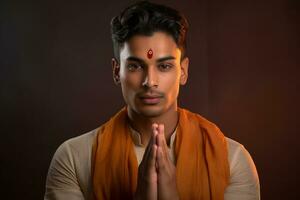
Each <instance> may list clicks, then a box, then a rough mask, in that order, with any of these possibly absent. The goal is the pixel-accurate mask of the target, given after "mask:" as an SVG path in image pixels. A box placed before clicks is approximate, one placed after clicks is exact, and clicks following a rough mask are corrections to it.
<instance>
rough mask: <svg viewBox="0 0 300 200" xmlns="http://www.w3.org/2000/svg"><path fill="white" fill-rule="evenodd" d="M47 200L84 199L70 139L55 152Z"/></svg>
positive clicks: (47, 185)
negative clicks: (69, 142)
mask: <svg viewBox="0 0 300 200" xmlns="http://www.w3.org/2000/svg"><path fill="white" fill-rule="evenodd" d="M44 199H45V200H65V199H72V200H84V196H83V194H82V191H81V189H80V187H79V183H78V180H77V176H76V172H75V165H74V158H73V156H72V152H71V148H70V146H69V144H68V141H67V142H65V143H63V144H62V145H61V146H60V147H59V148H58V149H57V151H56V152H55V154H54V156H53V159H52V161H51V164H50V167H49V170H48V175H47V180H46V192H45V196H44Z"/></svg>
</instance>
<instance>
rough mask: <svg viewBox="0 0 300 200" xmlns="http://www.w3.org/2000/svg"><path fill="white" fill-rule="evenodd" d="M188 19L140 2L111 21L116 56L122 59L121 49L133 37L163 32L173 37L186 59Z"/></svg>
mask: <svg viewBox="0 0 300 200" xmlns="http://www.w3.org/2000/svg"><path fill="white" fill-rule="evenodd" d="M187 30H188V22H187V19H186V18H185V17H184V16H183V14H181V13H180V12H178V11H177V10H175V9H173V8H170V7H167V6H164V5H159V4H155V3H151V2H148V1H139V2H137V3H135V4H133V5H131V6H129V7H128V8H126V9H125V10H123V11H122V12H121V13H120V14H119V15H118V16H115V17H114V18H113V19H112V20H111V34H112V41H113V48H114V55H115V58H116V59H117V60H119V59H120V58H119V57H120V48H121V47H122V46H123V44H124V42H126V41H128V40H129V39H130V38H131V37H132V36H135V35H145V36H151V35H152V34H153V33H154V32H157V31H162V32H165V33H167V34H169V35H170V36H172V37H173V39H174V41H175V43H176V44H177V46H178V48H179V49H180V50H181V52H182V56H181V58H184V57H185V49H186V34H187Z"/></svg>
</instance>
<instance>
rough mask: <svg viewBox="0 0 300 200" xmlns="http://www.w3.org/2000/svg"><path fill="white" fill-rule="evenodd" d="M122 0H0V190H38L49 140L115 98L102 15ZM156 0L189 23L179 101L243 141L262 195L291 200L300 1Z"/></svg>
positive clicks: (30, 193) (295, 182) (25, 195)
mask: <svg viewBox="0 0 300 200" xmlns="http://www.w3.org/2000/svg"><path fill="white" fill-rule="evenodd" d="M131 2H133V1H129V0H127V1H121V0H120V1H117V0H110V1H105V2H103V1H95V2H88V1H84V2H83V1H82V2H81V3H75V2H72V3H67V2H63V1H57V0H52V1H50V0H48V1H37V2H33V1H32V2H29V1H23V3H20V2H16V1H1V3H0V22H1V27H0V28H1V29H0V30H1V35H0V53H1V54H0V56H1V59H0V67H1V68H0V81H1V82H0V100H1V103H0V117H1V118H0V122H1V129H0V130H1V139H0V180H1V197H0V198H1V199H30V200H33V199H42V198H43V193H44V187H45V186H44V185H45V179H46V174H47V170H48V166H49V164H50V161H51V158H52V156H53V154H54V152H55V150H56V149H57V147H58V146H59V145H60V144H61V143H62V142H63V141H65V140H66V139H68V138H71V137H74V136H78V135H80V134H82V133H85V132H87V131H89V130H92V129H94V128H96V127H98V126H99V125H100V124H102V123H103V122H105V121H106V120H108V119H109V117H110V116H112V115H113V114H114V113H115V112H116V111H118V110H119V109H120V108H121V107H122V106H123V105H124V102H123V99H122V95H121V90H120V88H118V87H117V86H115V85H114V84H113V80H112V76H111V75H112V72H111V66H110V59H111V57H112V52H113V51H112V45H111V40H110V27H109V24H110V19H111V18H112V17H113V16H115V15H117V14H118V13H119V11H120V10H121V9H122V8H124V7H125V6H127V5H128V4H129V3H131ZM156 2H158V1H156ZM160 2H163V3H166V4H168V5H171V6H173V7H175V8H177V9H179V10H181V11H182V12H183V13H185V15H186V16H187V17H188V19H189V21H190V31H189V35H188V55H189V57H190V61H191V62H190V77H189V81H188V85H186V86H184V87H183V88H182V91H181V95H180V105H181V106H184V107H186V108H188V109H191V110H193V111H195V112H198V113H200V114H202V115H203V116H204V117H206V118H208V119H210V120H211V121H213V122H215V123H216V124H217V125H219V127H220V128H221V129H222V130H223V132H224V133H225V134H226V135H227V136H228V137H231V138H233V139H235V140H237V141H239V142H240V143H242V144H243V145H244V146H245V147H246V148H247V149H248V151H249V152H250V153H251V155H252V157H253V159H254V161H255V163H256V167H257V170H258V173H259V177H260V182H261V194H262V199H271V200H277V199H278V200H283V199H299V197H300V195H299V193H298V192H299V191H298V190H299V189H298V187H299V178H300V177H299V166H298V163H299V151H300V147H299V139H300V136H299V130H298V125H299V124H298V123H299V116H298V113H299V106H298V104H299V100H300V98H299V88H300V87H299V83H300V81H299V72H300V70H299V67H300V66H299V61H300V59H299V56H300V55H299V50H300V37H299V36H300V29H299V26H300V18H299V13H300V3H299V2H300V1H299V0H272V1H266V0H244V1H238V0H235V1H233V0H226V1H222V0H185V1H174V0H164V1H160Z"/></svg>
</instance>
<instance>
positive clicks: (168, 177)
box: [156, 124, 179, 200]
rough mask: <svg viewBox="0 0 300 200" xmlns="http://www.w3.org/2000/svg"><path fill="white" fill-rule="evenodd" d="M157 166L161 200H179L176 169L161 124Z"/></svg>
mask: <svg viewBox="0 0 300 200" xmlns="http://www.w3.org/2000/svg"><path fill="white" fill-rule="evenodd" d="M156 131H157V136H156V144H157V153H156V165H157V189H158V199H159V200H171V199H172V200H178V199H179V196H178V191H177V186H176V167H175V166H174V164H173V163H172V161H171V159H170V156H169V151H168V145H167V142H166V138H165V134H164V132H165V131H164V125H163V124H159V125H158V127H157V129H156Z"/></svg>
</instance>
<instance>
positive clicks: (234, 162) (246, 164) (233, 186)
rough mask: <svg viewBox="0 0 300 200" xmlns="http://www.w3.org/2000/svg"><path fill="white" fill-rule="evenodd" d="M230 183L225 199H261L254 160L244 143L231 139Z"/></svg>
mask: <svg viewBox="0 0 300 200" xmlns="http://www.w3.org/2000/svg"><path fill="white" fill-rule="evenodd" d="M228 143H229V145H228V147H229V156H230V159H229V160H230V183H229V186H228V187H227V188H226V190H225V196H224V198H225V200H259V199H260V186H259V179H258V175H257V171H256V168H255V165H254V162H253V160H252V158H251V156H250V154H249V153H248V151H247V150H246V149H245V148H244V146H243V145H241V144H239V143H237V142H235V141H233V140H231V139H229V141H228Z"/></svg>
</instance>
